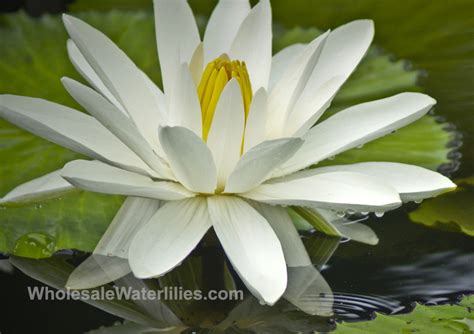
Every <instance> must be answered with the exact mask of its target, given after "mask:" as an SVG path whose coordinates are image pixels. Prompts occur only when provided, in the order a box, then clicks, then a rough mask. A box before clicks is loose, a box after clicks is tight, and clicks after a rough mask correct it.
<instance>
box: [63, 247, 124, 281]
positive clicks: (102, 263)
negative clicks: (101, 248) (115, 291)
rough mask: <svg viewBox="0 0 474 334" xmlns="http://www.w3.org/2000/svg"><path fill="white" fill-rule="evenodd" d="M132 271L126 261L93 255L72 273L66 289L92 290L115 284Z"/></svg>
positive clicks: (113, 257)
mask: <svg viewBox="0 0 474 334" xmlns="http://www.w3.org/2000/svg"><path fill="white" fill-rule="evenodd" d="M131 271H132V270H131V269H130V266H129V265H128V260H126V259H122V258H120V257H115V256H104V255H100V254H92V255H91V256H89V257H88V258H87V259H86V260H85V261H84V262H82V263H81V264H80V265H79V266H78V267H77V268H76V269H75V270H74V271H73V272H72V273H71V275H70V276H69V278H68V281H67V283H66V287H67V288H68V289H91V288H95V287H98V286H101V285H104V284H107V283H110V282H113V281H115V280H116V279H119V278H121V277H123V276H125V275H127V274H128V273H130V272H131Z"/></svg>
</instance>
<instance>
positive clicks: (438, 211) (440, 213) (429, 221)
mask: <svg viewBox="0 0 474 334" xmlns="http://www.w3.org/2000/svg"><path fill="white" fill-rule="evenodd" d="M456 184H458V186H459V188H457V189H456V191H453V192H450V193H447V194H445V195H443V196H439V197H436V198H433V199H429V200H426V201H425V202H423V203H422V204H421V205H420V206H419V207H418V209H416V210H415V211H413V212H411V213H410V219H411V220H412V221H414V222H415V223H419V224H423V225H425V226H428V227H433V228H439V229H442V230H447V231H455V232H462V233H465V234H467V235H470V236H474V219H473V217H474V206H473V203H474V177H471V178H467V179H462V180H458V181H457V182H456Z"/></svg>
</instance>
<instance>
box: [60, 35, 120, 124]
mask: <svg viewBox="0 0 474 334" xmlns="http://www.w3.org/2000/svg"><path fill="white" fill-rule="evenodd" d="M67 51H68V54H69V59H70V60H71V63H72V64H73V65H74V68H75V69H76V71H78V72H79V73H80V74H81V75H82V77H83V78H84V79H86V80H87V82H88V83H89V84H90V85H91V86H92V87H94V89H95V90H97V91H98V92H100V93H101V94H102V95H104V96H105V97H106V98H107V99H108V100H109V101H110V102H111V103H112V104H113V105H114V106H116V107H117V108H118V109H120V111H121V112H123V113H124V114H125V115H127V116H128V112H127V111H126V110H125V109H124V107H123V106H122V104H120V102H119V101H118V100H117V99H116V98H115V96H114V94H112V93H111V92H110V90H109V89H108V88H107V87H106V86H105V85H104V83H103V82H102V80H101V79H100V77H99V76H98V75H97V73H95V71H94V69H93V68H92V67H91V65H90V64H89V63H88V62H87V60H86V58H84V55H83V54H82V53H81V51H80V50H79V49H78V48H77V45H76V44H75V43H74V41H73V40H72V39H68V41H67Z"/></svg>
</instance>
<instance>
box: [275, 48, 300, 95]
mask: <svg viewBox="0 0 474 334" xmlns="http://www.w3.org/2000/svg"><path fill="white" fill-rule="evenodd" d="M305 46H306V45H305V44H292V45H290V46H287V47H286V48H284V49H283V50H281V51H279V52H278V53H276V54H275V55H274V56H273V58H272V67H271V70H270V81H269V83H268V90H269V91H272V90H273V88H274V87H275V85H276V83H277V82H278V81H280V79H281V77H282V76H283V74H284V73H285V72H286V69H287V68H288V66H289V65H290V64H291V63H292V62H293V61H294V59H295V57H296V56H298V55H299V54H300V53H301V52H302V51H303V50H304V49H305Z"/></svg>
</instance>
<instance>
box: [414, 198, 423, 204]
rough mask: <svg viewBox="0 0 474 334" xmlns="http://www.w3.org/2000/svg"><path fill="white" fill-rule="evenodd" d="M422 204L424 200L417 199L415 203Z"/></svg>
mask: <svg viewBox="0 0 474 334" xmlns="http://www.w3.org/2000/svg"><path fill="white" fill-rule="evenodd" d="M421 202H423V200H422V199H417V200H415V203H416V204H420V203H421Z"/></svg>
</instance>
